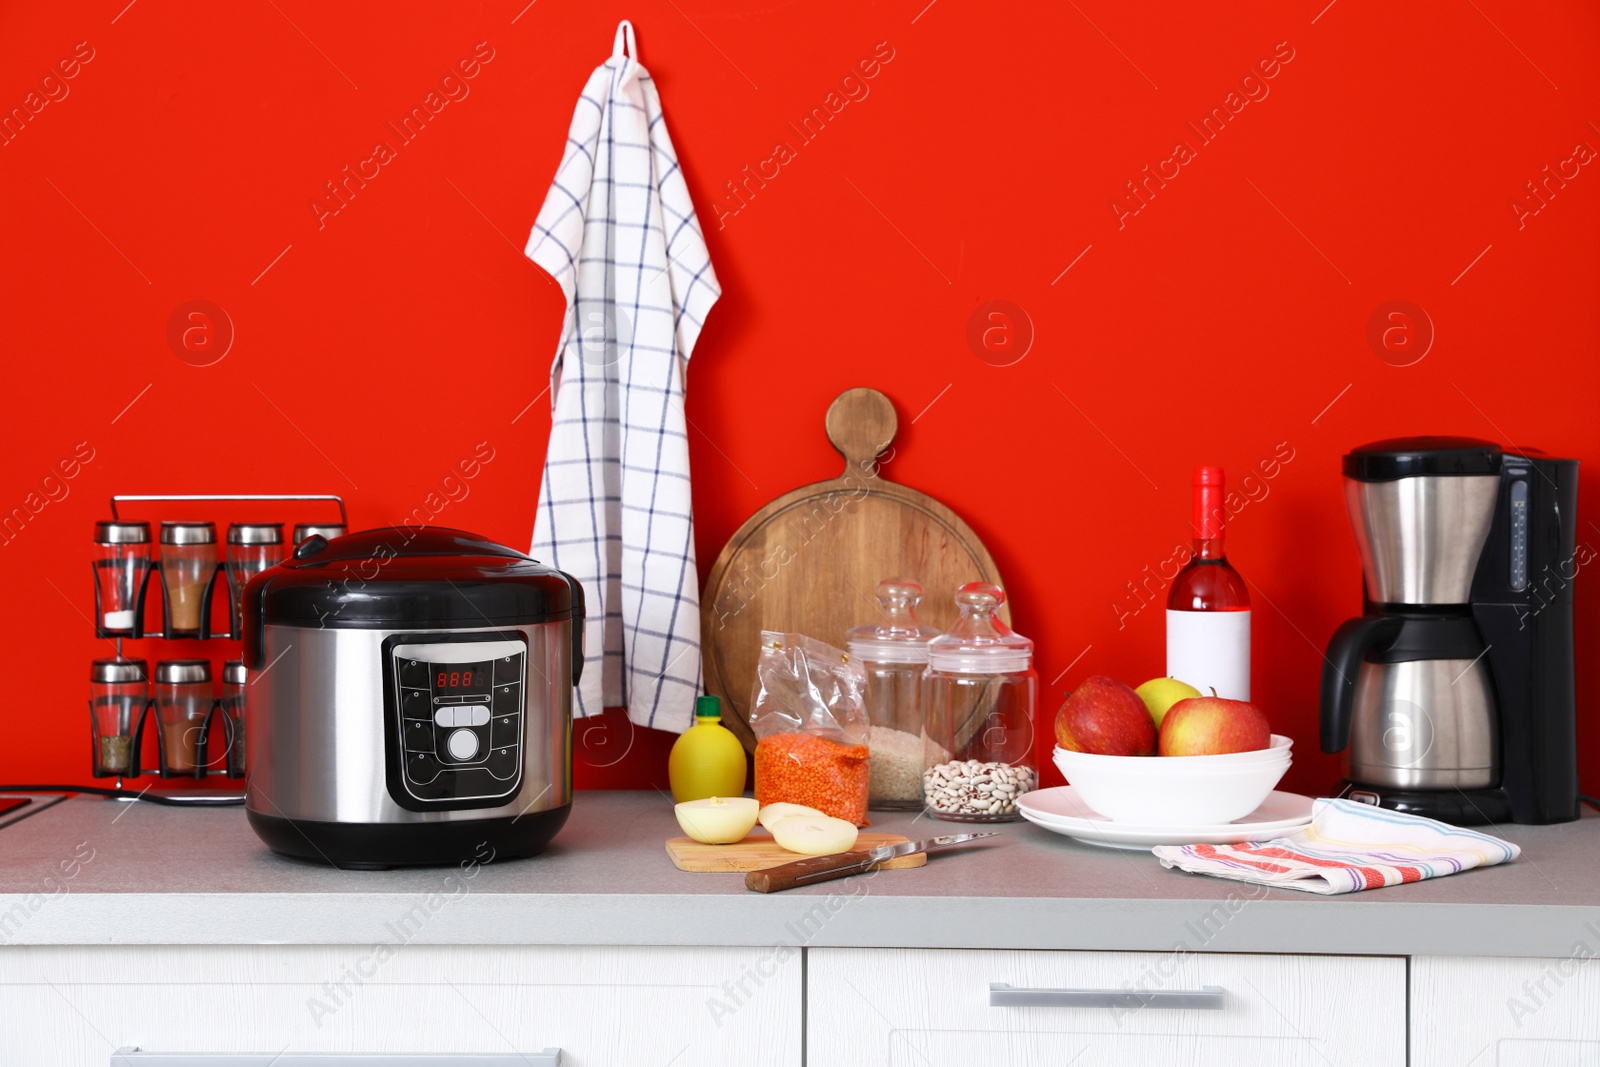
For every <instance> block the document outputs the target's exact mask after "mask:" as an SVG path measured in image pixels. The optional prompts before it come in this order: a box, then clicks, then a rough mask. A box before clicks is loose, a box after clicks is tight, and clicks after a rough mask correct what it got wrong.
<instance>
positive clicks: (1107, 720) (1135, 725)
mask: <svg viewBox="0 0 1600 1067" xmlns="http://www.w3.org/2000/svg"><path fill="white" fill-rule="evenodd" d="M1168 714H1171V713H1170V712H1169V713H1168ZM1056 743H1057V744H1059V745H1060V746H1061V747H1062V748H1065V749H1070V750H1071V751H1073V752H1092V753H1094V754H1096V755H1100V756H1149V755H1153V754H1154V753H1155V750H1156V724H1155V722H1154V721H1153V720H1152V719H1151V718H1150V709H1149V708H1147V707H1145V704H1144V701H1143V700H1142V699H1141V698H1140V697H1139V694H1138V693H1135V692H1134V691H1133V690H1132V689H1129V688H1128V687H1127V686H1125V685H1123V684H1122V683H1121V682H1119V681H1117V680H1116V679H1115V678H1106V677H1103V676H1096V677H1093V678H1085V679H1084V680H1083V682H1082V683H1080V684H1079V686H1078V688H1077V689H1074V690H1073V691H1072V692H1071V693H1069V694H1068V695H1067V702H1066V703H1065V704H1062V705H1061V710H1060V711H1058V712H1056Z"/></svg>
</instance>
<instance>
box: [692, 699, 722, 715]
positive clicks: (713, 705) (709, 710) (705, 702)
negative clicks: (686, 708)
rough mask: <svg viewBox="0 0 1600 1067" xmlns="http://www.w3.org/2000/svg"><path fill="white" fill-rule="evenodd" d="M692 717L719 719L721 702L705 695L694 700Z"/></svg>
mask: <svg viewBox="0 0 1600 1067" xmlns="http://www.w3.org/2000/svg"><path fill="white" fill-rule="evenodd" d="M694 717H695V718H697V719H721V718H722V701H721V700H720V699H718V698H717V697H714V696H712V695H711V694H710V693H707V694H706V695H704V696H699V697H696V698H695V701H694Z"/></svg>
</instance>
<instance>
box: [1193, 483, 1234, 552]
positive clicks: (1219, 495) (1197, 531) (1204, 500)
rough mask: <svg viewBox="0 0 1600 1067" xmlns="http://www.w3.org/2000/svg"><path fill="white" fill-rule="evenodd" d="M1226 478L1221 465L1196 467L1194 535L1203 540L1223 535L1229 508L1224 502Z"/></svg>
mask: <svg viewBox="0 0 1600 1067" xmlns="http://www.w3.org/2000/svg"><path fill="white" fill-rule="evenodd" d="M1223 485H1224V478H1223V473H1222V468H1221V467H1196V468H1195V469H1194V516H1193V518H1192V520H1191V525H1192V526H1193V527H1194V535H1195V537H1197V538H1199V539H1200V540H1202V541H1215V540H1217V539H1218V538H1220V537H1222V532H1223V520H1224V518H1225V517H1226V515H1227V509H1226V507H1225V506H1224V504H1223V500H1224V498H1223Z"/></svg>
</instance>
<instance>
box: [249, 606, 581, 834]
mask: <svg viewBox="0 0 1600 1067" xmlns="http://www.w3.org/2000/svg"><path fill="white" fill-rule="evenodd" d="M572 625H573V624H572V622H571V620H558V621H552V622H542V623H536V624H532V625H524V626H490V627H482V628H474V629H460V628H452V629H449V630H440V629H437V628H426V629H415V630H410V629H406V630H401V629H332V628H329V629H317V628H312V627H299V626H287V625H270V624H269V625H266V626H265V627H263V638H264V647H263V652H264V656H263V663H264V666H263V667H262V668H261V669H260V670H255V671H251V672H250V675H251V676H250V681H249V685H248V687H247V692H248V699H247V715H248V726H247V730H246V737H247V739H248V741H247V743H248V745H249V750H248V762H249V767H250V773H249V780H248V782H247V784H246V799H245V806H246V809H247V811H248V812H249V813H250V814H251V816H252V817H253V818H252V821H253V822H254V821H256V820H255V818H254V817H256V816H261V817H265V818H266V819H272V820H288V821H290V822H300V821H308V822H313V823H321V824H326V823H333V824H340V825H343V826H360V825H382V826H405V825H417V824H464V823H471V822H481V821H485V820H505V819H510V820H526V819H532V817H535V816H539V815H541V814H543V813H549V812H554V811H556V810H557V809H563V818H564V809H565V808H566V806H567V805H568V804H570V803H571V800H572V778H571V767H572V759H571V745H572V687H571V678H572V647H573V646H572V637H571V634H572ZM518 652H522V653H523V654H524V655H525V659H524V660H523V661H522V663H521V664H520V665H519V669H518V670H517V672H516V673H517V674H518V675H519V677H517V678H516V679H515V682H513V681H512V680H511V678H510V677H509V676H507V675H505V674H500V675H497V676H496V677H495V678H494V681H495V682H496V683H498V685H496V686H495V695H494V698H493V699H492V701H490V702H489V704H486V703H484V702H482V701H479V700H477V698H475V697H463V698H460V699H459V700H458V701H456V702H455V703H452V704H442V705H437V706H435V705H433V704H432V703H431V702H430V703H429V707H428V710H427V713H426V714H409V713H408V712H407V709H406V707H405V706H404V704H405V701H406V699H407V698H408V696H410V695H414V694H415V693H416V692H417V691H416V690H408V689H404V688H403V687H402V686H401V684H400V683H401V681H402V679H401V677H400V674H401V672H402V671H404V670H406V669H407V666H406V665H407V664H408V663H416V662H418V661H419V660H423V659H425V661H426V662H428V663H431V664H435V665H443V664H451V663H463V664H465V663H473V662H479V663H481V662H484V661H489V662H491V663H493V664H496V666H495V667H493V668H491V669H496V670H503V666H504V664H503V663H502V662H500V661H504V660H506V659H507V658H509V657H512V656H514V655H515V654H517V653H518ZM513 684H515V686H516V687H517V692H516V694H515V695H514V697H511V698H510V703H507V702H506V698H507V697H508V692H507V691H508V689H509V687H510V686H511V685H513ZM436 699H439V700H454V699H455V698H450V697H439V698H436ZM490 704H492V711H493V714H492V715H491V716H489V720H488V721H487V722H482V723H477V722H475V721H474V720H475V719H478V718H482V717H484V714H485V712H484V711H482V710H475V709H479V708H488V707H489V705H490ZM457 709H460V710H457ZM455 718H460V719H461V725H460V726H457V725H455V722H454V719H455ZM419 733H425V734H426V735H427V736H426V737H425V738H424V739H422V740H418V739H417V737H416V736H415V735H416V734H419ZM517 750H520V753H518V752H517ZM508 754H510V755H512V756H513V757H517V758H513V759H511V760H509V761H508V760H507V755H508ZM425 759H431V760H432V761H433V763H434V764H435V765H436V766H437V768H439V769H442V770H445V771H455V772H460V771H464V770H465V769H468V768H482V769H483V771H484V773H477V772H476V771H475V772H474V778H476V779H483V780H484V783H485V784H482V785H476V784H475V785H470V786H467V787H465V788H461V789H457V790H455V791H454V794H455V795H452V796H450V797H444V798H436V799H432V800H430V799H429V798H428V797H426V796H417V795H413V793H416V792H420V793H424V794H425V793H426V792H427V791H426V789H424V788H421V787H419V786H418V784H417V782H415V781H413V780H412V776H409V775H407V774H406V773H404V772H403V770H402V768H403V766H404V765H405V764H406V763H408V762H409V763H412V764H415V763H416V762H417V761H419V760H425ZM496 760H498V761H499V765H498V767H496V768H495V772H494V773H489V770H490V767H491V764H492V763H493V761H496ZM415 777H416V778H419V779H420V778H426V777H427V776H426V775H416V776H415ZM258 825H259V824H258ZM558 825H559V824H558ZM463 829H466V828H465V827H464V828H463Z"/></svg>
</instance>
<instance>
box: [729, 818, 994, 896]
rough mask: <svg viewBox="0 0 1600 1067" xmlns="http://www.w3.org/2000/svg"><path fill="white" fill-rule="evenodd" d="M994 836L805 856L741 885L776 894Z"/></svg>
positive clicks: (960, 836)
mask: <svg viewBox="0 0 1600 1067" xmlns="http://www.w3.org/2000/svg"><path fill="white" fill-rule="evenodd" d="M995 836H996V834H995V833H994V832H992V831H991V832H989V833H984V834H946V835H945V836H943V837H930V838H928V839H927V840H926V841H902V842H900V843H899V844H898V845H884V846H883V847H882V848H874V849H869V850H867V851H865V852H838V853H835V854H833V855H831V856H807V857H806V858H805V859H803V860H795V861H794V862H793V863H782V864H779V865H778V866H776V867H768V868H767V869H766V870H764V871H751V872H750V873H749V874H746V875H745V876H744V886H745V888H746V889H753V890H755V891H756V892H757V893H776V892H777V891H778V890H780V889H793V888H795V887H796V886H801V885H811V884H812V883H813V882H826V881H827V880H828V879H830V878H843V877H844V876H845V875H847V874H860V873H861V872H862V871H865V870H868V869H869V868H871V867H872V866H873V864H876V863H883V862H884V861H885V860H892V859H894V858H895V857H896V856H910V855H913V854H915V853H918V852H932V851H934V850H935V849H941V848H949V847H950V846H952V845H964V844H966V843H967V842H968V841H976V840H978V839H979V838H980V837H995Z"/></svg>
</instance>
